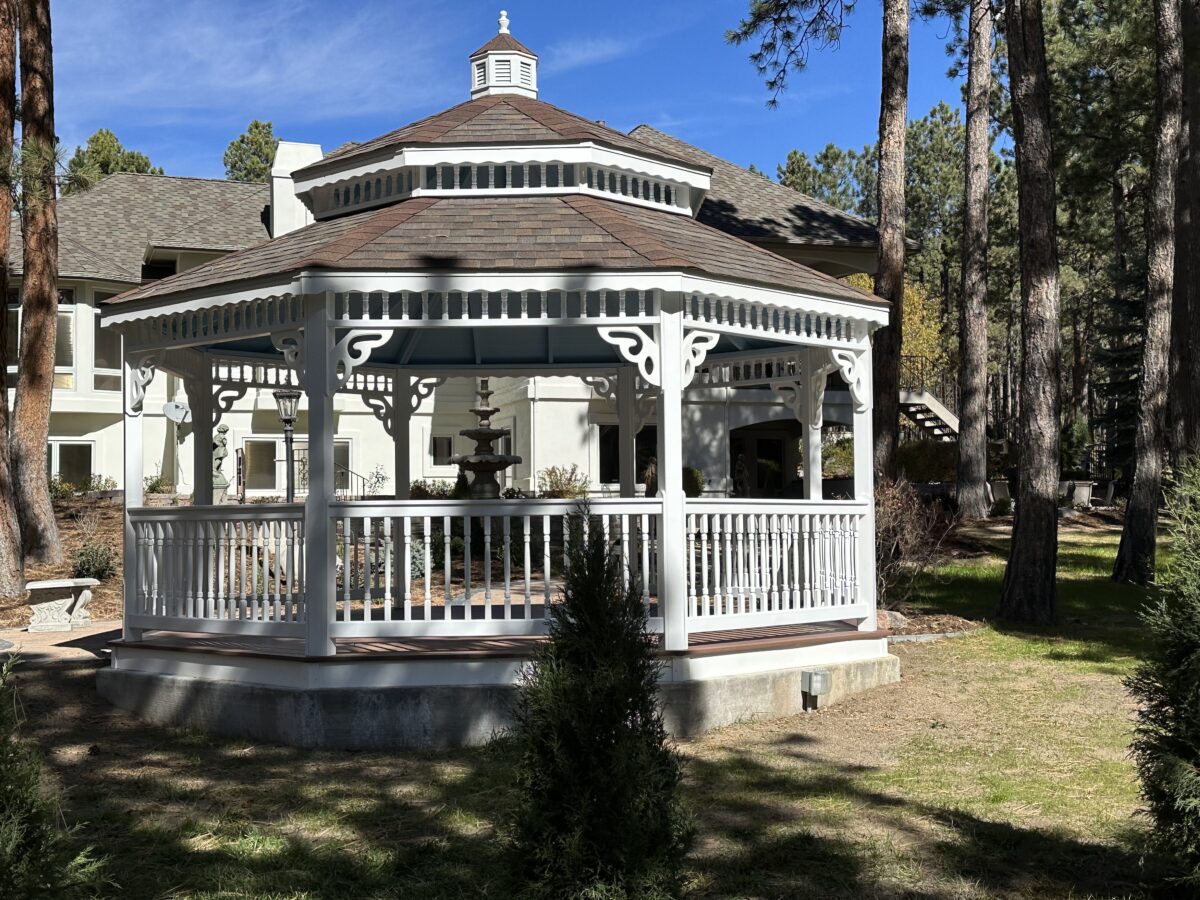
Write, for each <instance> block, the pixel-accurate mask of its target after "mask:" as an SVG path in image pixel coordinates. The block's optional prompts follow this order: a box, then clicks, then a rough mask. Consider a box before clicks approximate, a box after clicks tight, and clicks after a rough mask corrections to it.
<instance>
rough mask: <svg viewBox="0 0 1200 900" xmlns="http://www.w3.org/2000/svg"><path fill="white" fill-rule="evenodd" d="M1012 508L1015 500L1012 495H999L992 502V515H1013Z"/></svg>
mask: <svg viewBox="0 0 1200 900" xmlns="http://www.w3.org/2000/svg"><path fill="white" fill-rule="evenodd" d="M1012 509H1013V502H1012V498H1011V497H997V498H996V499H995V500H994V501H993V502H992V515H993V516H1011V515H1012Z"/></svg>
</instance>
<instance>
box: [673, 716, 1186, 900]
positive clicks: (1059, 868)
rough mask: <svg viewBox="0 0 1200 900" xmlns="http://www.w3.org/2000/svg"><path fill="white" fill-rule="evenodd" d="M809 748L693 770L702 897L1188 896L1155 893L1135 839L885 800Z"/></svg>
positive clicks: (851, 769)
mask: <svg viewBox="0 0 1200 900" xmlns="http://www.w3.org/2000/svg"><path fill="white" fill-rule="evenodd" d="M808 743H810V739H808V738H807V737H805V736H804V735H791V736H789V737H788V738H786V739H784V741H782V742H781V745H782V749H781V750H780V756H781V757H782V760H781V764H778V765H768V764H766V763H764V762H763V761H762V760H761V759H760V758H758V757H756V756H754V755H751V754H750V753H748V752H744V751H739V750H733V751H728V752H726V753H725V754H723V755H722V756H721V757H720V758H717V759H711V758H706V759H693V760H691V762H690V767H689V782H690V783H691V784H692V785H693V789H694V790H695V791H696V792H698V793H699V794H700V796H701V798H702V800H703V803H704V805H703V809H704V810H705V813H704V815H703V816H702V818H701V834H702V841H703V843H704V844H705V845H707V846H708V847H709V848H710V849H709V852H708V853H707V854H706V855H705V859H704V861H703V865H702V871H701V872H700V873H699V877H698V882H697V884H698V890H697V894H698V895H699V896H705V897H709V896H711V897H728V896H737V897H742V896H750V897H789V898H790V897H795V898H809V897H811V898H817V897H821V898H825V897H828V898H839V897H846V898H851V897H855V898H860V897H863V898H875V897H879V898H883V897H908V898H914V900H917V898H922V900H950V898H954V897H961V896H983V897H1003V898H1052V897H1064V898H1065V897H1093V898H1127V897H1149V896H1154V897H1164V898H1165V897H1176V896H1178V897H1184V896H1187V894H1185V893H1183V892H1179V893H1175V892H1174V891H1172V890H1170V889H1167V888H1164V887H1163V885H1164V884H1165V883H1166V880H1167V877H1168V875H1169V870H1168V869H1167V868H1166V867H1165V864H1164V863H1163V861H1162V860H1160V859H1157V858H1154V857H1153V856H1149V857H1146V863H1145V865H1143V854H1142V853H1141V852H1140V851H1139V848H1137V847H1136V846H1135V840H1136V839H1135V838H1134V837H1133V836H1132V835H1131V836H1129V837H1128V838H1127V839H1125V840H1124V841H1123V843H1124V846H1114V845H1112V844H1102V843H1098V842H1097V843H1091V842H1087V841H1082V840H1079V839H1077V838H1075V837H1072V836H1070V835H1069V834H1066V833H1062V832H1058V831H1055V830H1051V829H1043V828H1025V827H1021V826H1018V825H1015V824H1013V823H1010V822H1003V821H992V820H988V819H984V818H981V817H979V816H978V815H974V814H972V813H969V812H964V811H962V810H957V809H954V808H952V807H941V806H933V805H929V804H925V803H920V802H914V801H910V800H906V799H903V798H901V797H898V796H895V795H890V794H885V793H881V792H879V791H877V790H874V789H871V788H870V787H868V786H867V785H865V784H864V783H863V776H864V775H868V774H869V773H870V771H871V770H870V769H867V768H864V767H861V766H846V765H842V764H835V763H831V762H830V761H829V760H828V759H825V758H820V757H817V756H815V755H814V754H811V753H809V752H808V751H807V750H806V749H804V747H805V745H806V744H808ZM789 760H795V761H796V763H798V764H797V765H792V764H791V763H790V762H789Z"/></svg>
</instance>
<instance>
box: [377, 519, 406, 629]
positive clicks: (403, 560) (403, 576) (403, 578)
mask: <svg viewBox="0 0 1200 900" xmlns="http://www.w3.org/2000/svg"><path fill="white" fill-rule="evenodd" d="M384 521H385V522H386V523H387V527H388V536H387V553H388V571H389V572H391V570H392V566H391V557H392V555H393V554H392V539H391V524H392V519H391V517H390V516H389V517H388V518H386V519H384ZM400 521H401V522H402V523H403V525H402V526H401V527H402V528H403V529H404V537H403V540H404V552H403V553H401V554H396V555H397V556H399V557H400V565H401V566H402V567H403V569H404V571H403V572H402V573H401V575H400V580H401V582H402V583H403V584H404V618H405V619H411V618H412V519H411V518H409V517H408V516H404V518H402V519H401V520H400ZM391 605H392V599H391V589H390V588H389V589H388V601H387V610H386V611H385V612H384V614H383V618H384V619H385V620H390V619H391V617H392V610H391Z"/></svg>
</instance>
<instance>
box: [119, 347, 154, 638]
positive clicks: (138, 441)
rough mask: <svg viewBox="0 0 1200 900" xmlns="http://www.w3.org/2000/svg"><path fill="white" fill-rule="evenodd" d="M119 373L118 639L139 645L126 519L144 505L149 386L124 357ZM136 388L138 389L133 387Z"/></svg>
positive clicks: (133, 553)
mask: <svg viewBox="0 0 1200 900" xmlns="http://www.w3.org/2000/svg"><path fill="white" fill-rule="evenodd" d="M122 372H123V375H124V378H123V384H124V392H123V394H124V404H123V405H124V410H125V548H124V560H125V561H124V571H125V578H124V586H123V588H122V590H123V601H124V609H125V615H124V627H123V629H122V637H123V638H124V639H125V640H127V641H140V640H141V639H142V629H140V628H134V627H132V626H131V625H130V624H129V617H130V616H131V615H136V614H137V612H138V609H137V593H138V581H137V575H136V573H137V571H138V565H137V537H136V535H134V533H133V522H132V520H131V519H130V518H129V510H131V509H136V508H137V507H139V506H141V505H142V504H143V503H144V502H145V501H144V496H143V492H142V491H143V484H142V479H143V478H144V477H145V463H144V461H143V455H142V454H143V450H142V444H143V434H142V399H143V397H144V396H145V394H144V391H145V390H147V389H149V387H150V384H149V382H139V380H138V374H139V370H138V367H137V366H135V365H133V364H132V363H131V362H130V359H129V357H128V356H125V357H124V360H123V367H122ZM135 385H140V387H135Z"/></svg>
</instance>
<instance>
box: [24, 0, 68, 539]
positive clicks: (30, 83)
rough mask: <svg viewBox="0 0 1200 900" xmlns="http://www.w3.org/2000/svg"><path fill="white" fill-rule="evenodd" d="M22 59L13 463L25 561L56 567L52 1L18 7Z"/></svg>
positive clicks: (31, 0)
mask: <svg viewBox="0 0 1200 900" xmlns="http://www.w3.org/2000/svg"><path fill="white" fill-rule="evenodd" d="M17 10H18V22H19V36H20V58H21V144H22V146H21V158H22V167H21V168H22V177H21V189H22V208H21V234H22V236H23V238H24V242H25V260H24V283H23V286H22V289H21V349H20V356H19V363H18V369H19V371H18V374H17V393H16V400H15V402H14V405H13V423H12V462H13V474H14V477H15V488H16V496H17V515H18V516H19V520H20V525H21V543H22V548H23V550H24V554H25V558H26V560H31V561H38V562H47V563H49V562H58V561H59V560H61V559H62V546H61V544H60V543H59V539H58V527H57V525H56V524H55V521H54V507H53V505H52V504H51V502H50V486H49V484H48V483H47V480H46V438H47V437H48V435H49V433H50V398H51V395H52V393H53V391H54V346H55V340H56V338H57V334H58V271H57V268H58V214H57V210H56V207H55V198H54V195H55V184H54V175H55V160H54V153H55V138H54V66H53V60H52V57H51V44H50V0H18V2H17Z"/></svg>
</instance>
